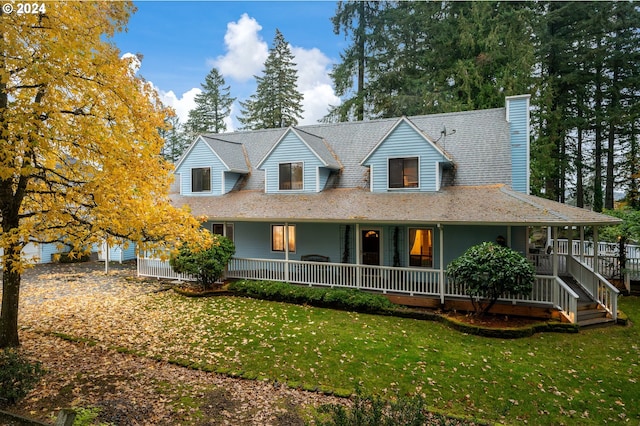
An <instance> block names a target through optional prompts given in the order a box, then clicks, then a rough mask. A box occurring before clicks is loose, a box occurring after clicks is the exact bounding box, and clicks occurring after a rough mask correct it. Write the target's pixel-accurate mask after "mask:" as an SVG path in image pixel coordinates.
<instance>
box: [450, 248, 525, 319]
mask: <svg viewBox="0 0 640 426" xmlns="http://www.w3.org/2000/svg"><path fill="white" fill-rule="evenodd" d="M447 275H448V276H449V278H451V279H452V280H453V281H454V284H456V285H464V286H466V288H467V294H468V295H469V297H470V298H471V303H472V304H473V307H474V309H475V311H476V313H479V314H485V313H487V312H489V310H490V309H491V307H492V306H493V305H494V304H495V303H496V301H497V300H498V298H499V297H500V296H502V295H504V294H511V295H525V294H528V293H530V292H531V289H532V288H533V282H534V280H535V270H534V268H533V265H532V264H531V263H529V261H528V260H527V259H526V258H525V257H524V256H522V255H521V254H520V253H518V252H516V251H513V250H511V249H510V248H508V247H502V246H500V245H498V244H495V243H482V244H478V245H476V246H473V247H471V248H469V249H468V250H467V251H466V252H464V254H463V255H462V256H460V257H459V258H457V259H455V260H454V261H453V262H451V263H450V264H449V266H447Z"/></svg>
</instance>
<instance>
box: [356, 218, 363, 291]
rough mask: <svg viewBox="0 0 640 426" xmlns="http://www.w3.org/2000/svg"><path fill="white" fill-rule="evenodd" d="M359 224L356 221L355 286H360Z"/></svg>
mask: <svg viewBox="0 0 640 426" xmlns="http://www.w3.org/2000/svg"><path fill="white" fill-rule="evenodd" d="M361 237H362V236H361V235H360V224H359V223H356V288H360V285H361V283H362V270H361V269H360V256H361V253H360V244H361V241H360V238H361Z"/></svg>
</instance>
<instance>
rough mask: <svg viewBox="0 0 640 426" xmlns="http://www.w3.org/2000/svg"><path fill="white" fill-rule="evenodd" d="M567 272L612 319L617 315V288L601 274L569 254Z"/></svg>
mask: <svg viewBox="0 0 640 426" xmlns="http://www.w3.org/2000/svg"><path fill="white" fill-rule="evenodd" d="M568 265H569V273H570V274H571V275H572V276H573V277H574V278H575V279H576V280H577V281H578V282H579V283H580V284H582V286H583V287H584V288H585V290H587V292H589V294H590V295H591V296H592V297H593V298H594V299H595V300H596V301H597V302H598V303H600V304H601V305H602V306H604V308H605V309H606V310H607V311H608V312H609V314H610V315H611V318H612V319H614V320H615V319H617V317H618V294H619V293H620V292H619V291H618V289H617V288H615V287H614V286H613V285H611V284H610V283H609V281H607V280H606V279H605V278H604V277H603V276H602V275H600V274H599V273H596V272H594V270H593V269H592V268H591V267H590V266H588V265H586V264H584V263H581V262H580V260H578V259H577V258H575V257H574V256H571V257H570V258H569V262H568Z"/></svg>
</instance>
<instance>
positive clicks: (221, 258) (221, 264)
mask: <svg viewBox="0 0 640 426" xmlns="http://www.w3.org/2000/svg"><path fill="white" fill-rule="evenodd" d="M215 240H216V241H215V242H214V243H213V245H212V246H211V247H210V248H208V249H201V248H200V247H193V246H192V245H190V244H188V243H184V244H182V246H181V247H180V249H179V250H178V252H177V253H176V254H175V255H173V256H171V258H170V259H169V264H170V265H171V267H172V268H173V270H174V271H176V272H177V273H179V274H191V275H195V276H197V277H198V283H200V284H202V286H203V288H204V289H205V290H208V289H210V288H211V287H212V286H213V284H214V283H215V282H216V281H217V280H218V278H220V277H221V276H222V274H223V272H224V268H225V267H226V266H227V264H228V263H229V260H230V259H231V256H233V255H234V253H235V252H236V248H235V246H234V245H233V242H232V241H231V240H230V239H229V238H227V237H223V236H221V235H216V236H215Z"/></svg>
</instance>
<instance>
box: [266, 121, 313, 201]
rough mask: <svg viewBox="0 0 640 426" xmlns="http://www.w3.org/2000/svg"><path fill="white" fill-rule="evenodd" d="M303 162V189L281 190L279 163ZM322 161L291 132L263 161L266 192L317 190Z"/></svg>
mask: <svg viewBox="0 0 640 426" xmlns="http://www.w3.org/2000/svg"><path fill="white" fill-rule="evenodd" d="M295 162H302V163H303V167H304V169H303V173H304V177H303V189H302V190H287V191H280V189H279V179H278V173H279V164H281V163H295ZM322 166H323V164H322V162H321V161H320V160H319V159H318V157H316V155H315V154H314V153H313V152H312V151H311V150H310V149H309V147H308V146H307V145H305V144H304V142H302V141H301V140H300V139H299V138H298V137H297V136H296V135H295V134H294V133H293V132H289V133H288V134H287V135H286V136H285V137H284V138H283V139H282V140H281V141H280V143H279V144H278V146H276V147H275V148H274V149H273V151H272V152H271V154H270V155H269V157H268V158H267V159H266V160H265V161H264V162H263V163H262V167H261V169H262V170H264V171H265V174H266V180H267V184H266V186H267V188H266V192H270V193H273V192H286V193H301V192H316V182H317V174H316V171H317V168H318V167H322Z"/></svg>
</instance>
